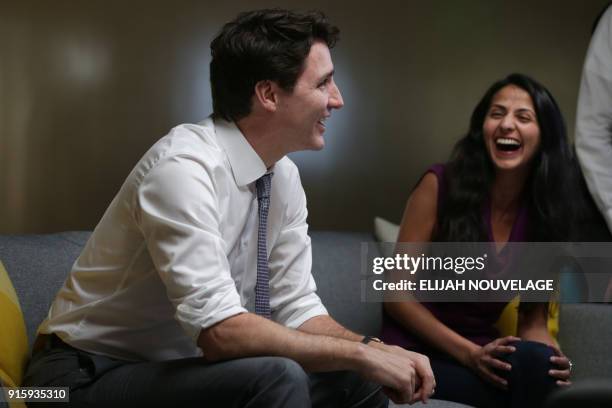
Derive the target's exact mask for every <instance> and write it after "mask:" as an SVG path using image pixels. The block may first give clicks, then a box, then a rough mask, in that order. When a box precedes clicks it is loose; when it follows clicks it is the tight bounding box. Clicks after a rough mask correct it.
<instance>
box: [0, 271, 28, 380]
mask: <svg viewBox="0 0 612 408" xmlns="http://www.w3.org/2000/svg"><path fill="white" fill-rule="evenodd" d="M27 360H28V337H27V335H26V328H25V323H24V321H23V314H22V313H21V308H20V307H19V300H18V299H17V295H16V294H15V290H14V289H13V285H12V284H11V280H10V279H9V277H8V274H7V273H6V270H5V269H4V266H3V265H2V262H1V261H0V385H2V386H6V387H15V386H19V385H20V384H21V380H22V378H23V372H24V369H25V365H26V363H27Z"/></svg>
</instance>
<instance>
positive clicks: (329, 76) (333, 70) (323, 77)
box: [319, 69, 336, 81]
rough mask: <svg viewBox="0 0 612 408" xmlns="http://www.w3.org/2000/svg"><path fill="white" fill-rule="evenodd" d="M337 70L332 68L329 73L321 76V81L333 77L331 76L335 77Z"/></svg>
mask: <svg viewBox="0 0 612 408" xmlns="http://www.w3.org/2000/svg"><path fill="white" fill-rule="evenodd" d="M335 72H336V70H335V69H332V70H331V71H330V72H328V73H327V74H325V75H323V76H321V78H319V81H323V80H325V79H327V78H331V77H333V76H334V73H335Z"/></svg>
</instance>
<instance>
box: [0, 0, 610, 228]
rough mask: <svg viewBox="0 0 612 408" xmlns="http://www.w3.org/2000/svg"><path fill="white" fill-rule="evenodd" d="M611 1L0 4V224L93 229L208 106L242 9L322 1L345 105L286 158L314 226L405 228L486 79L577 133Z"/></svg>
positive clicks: (312, 4)
mask: <svg viewBox="0 0 612 408" xmlns="http://www.w3.org/2000/svg"><path fill="white" fill-rule="evenodd" d="M607 3H608V0H587V1H582V2H577V1H571V0H556V1H549V0H543V1H538V0H515V1H512V2H509V1H502V0H464V1H429V2H424V1H416V0H404V1H390V0H378V1H376V2H364V3H361V2H355V1H351V0H340V1H335V2H333V3H332V2H328V1H317V0H309V1H305V0H304V1H301V0H283V1H276V2H273V1H257V0H250V1H234V0H229V1H225V2H218V1H215V2H212V1H205V0H200V1H186V0H174V1H109V0H87V1H77V0H72V1H66V0H55V1H45V0H40V1H27V0H25V1H18V2H17V1H12V0H0V233H43V232H55V231H64V230H85V229H92V228H93V227H94V226H95V225H96V223H97V222H98V220H99V219H100V217H101V216H102V214H103V212H104V210H105V209H106V207H107V205H108V204H109V203H110V201H111V200H112V198H113V197H114V195H115V193H116V192H117V191H118V189H119V187H120V186H121V183H122V182H123V180H124V178H125V177H126V176H127V174H128V173H129V171H130V170H131V168H132V167H133V166H134V164H135V163H136V162H137V161H138V159H139V158H140V157H141V156H142V155H143V154H144V152H145V151H146V150H147V149H148V148H149V147H150V146H151V145H152V144H153V143H154V142H155V141H156V140H157V139H159V138H160V137H162V136H164V135H165V134H166V133H167V132H168V130H169V129H170V128H172V127H173V126H175V125H177V124H179V123H183V122H198V121H200V120H202V119H204V118H205V117H207V116H208V115H209V114H210V113H211V106H212V105H211V100H210V86H209V82H208V75H209V68H208V64H209V62H210V50H209V43H210V41H211V40H212V38H213V36H214V35H215V33H216V32H217V31H218V30H219V29H220V27H221V26H222V24H223V23H224V22H226V21H228V20H230V19H232V18H233V17H234V16H235V15H236V14H237V13H238V12H240V11H244V10H249V9H254V8H261V7H273V6H279V7H286V8H296V9H302V10H304V9H320V10H323V11H324V12H325V13H326V14H327V15H328V17H329V18H330V20H331V21H332V22H333V23H335V24H337V25H338V26H339V27H340V29H341V40H340V42H339V43H338V45H337V47H336V48H335V49H334V50H333V52H332V56H333V59H334V63H335V66H336V82H337V83H338V86H339V87H340V90H341V91H342V94H343V97H344V101H345V107H344V109H342V110H341V111H337V112H335V113H334V114H333V116H332V119H331V120H330V121H329V122H328V128H327V131H326V142H327V145H326V148H325V149H324V150H323V151H321V152H300V153H296V154H292V155H291V158H292V159H293V160H294V161H295V162H296V163H297V165H298V167H299V168H300V171H301V176H302V182H303V184H304V188H305V189H306V194H307V197H308V206H309V211H310V216H309V223H310V225H311V227H312V228H316V229H340V230H371V225H372V219H373V217H374V216H376V215H379V216H383V217H386V218H388V219H390V220H392V221H396V222H398V221H399V220H400V218H401V214H402V210H403V207H404V205H405V202H406V199H407V197H408V195H409V193H410V191H411V189H412V187H413V185H414V183H416V182H417V181H418V179H419V177H420V176H421V174H422V172H423V171H424V170H425V169H426V168H427V166H428V165H430V164H431V163H434V162H440V161H444V160H446V158H447V156H448V154H449V153H450V150H451V148H452V146H453V144H454V142H455V141H456V140H457V139H458V138H459V137H460V136H461V135H462V134H463V133H464V132H465V131H466V130H467V126H468V120H469V115H470V113H471V110H472V109H473V107H474V106H475V105H476V103H477V102H478V100H479V98H480V97H481V96H482V94H483V93H484V91H485V90H486V88H487V87H488V86H489V85H490V84H491V83H492V82H493V81H494V80H497V79H499V78H501V77H503V76H505V75H507V74H508V73H511V72H523V73H526V74H528V75H531V76H533V77H534V78H536V79H537V80H539V81H540V82H542V83H543V84H544V85H545V86H547V87H548V88H549V89H550V90H551V92H552V93H553V95H554V96H555V98H556V99H557V101H558V102H559V104H560V106H561V109H562V111H563V113H564V115H565V119H566V122H567V125H568V130H569V134H570V135H571V136H573V126H574V115H575V108H576V99H577V94H578V87H579V80H580V74H581V70H582V63H583V59H584V56H585V53H586V50H587V46H588V42H589V39H590V35H591V29H592V25H593V22H594V19H595V18H596V16H597V15H598V14H599V12H600V11H601V10H602V9H603V7H604V6H605V5H606V4H607Z"/></svg>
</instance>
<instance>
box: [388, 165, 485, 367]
mask: <svg viewBox="0 0 612 408" xmlns="http://www.w3.org/2000/svg"><path fill="white" fill-rule="evenodd" d="M437 207H438V178H437V177H436V175H435V174H433V173H427V174H426V175H425V176H424V177H423V179H422V180H421V182H420V183H419V184H418V185H417V187H416V188H415V189H414V191H413V192H412V194H411V195H410V198H409V199H408V203H407V204H406V209H405V211H404V216H403V218H402V223H401V226H400V231H399V235H398V238H397V242H398V243H401V242H429V241H431V238H432V234H433V230H434V227H435V225H436V219H437ZM399 247H400V246H398V248H399ZM385 310H386V311H387V313H388V314H389V315H390V316H392V317H393V318H394V319H395V320H396V321H397V322H398V323H399V324H400V325H401V326H402V327H404V328H405V329H407V330H409V331H411V332H413V333H415V334H416V335H417V336H419V337H421V338H422V339H423V340H424V341H425V342H427V343H428V344H430V345H432V346H434V347H436V348H438V349H440V350H442V351H444V352H446V353H448V354H449V355H451V356H453V357H454V358H456V359H457V360H458V361H460V362H461V363H462V364H465V365H469V360H470V355H471V354H472V353H474V352H475V351H476V350H477V349H479V348H480V346H478V345H476V344H474V343H473V342H471V341H470V340H468V339H466V338H465V337H463V336H461V335H459V334H458V333H457V332H455V331H453V330H451V329H450V328H449V327H448V326H446V325H445V324H444V323H442V322H441V321H439V320H438V319H437V318H436V317H434V316H433V315H432V314H431V312H429V310H427V309H426V308H425V307H424V306H423V305H421V304H420V303H418V302H416V301H414V302H387V303H385Z"/></svg>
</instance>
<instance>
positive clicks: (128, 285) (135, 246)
mask: <svg viewBox="0 0 612 408" xmlns="http://www.w3.org/2000/svg"><path fill="white" fill-rule="evenodd" d="M272 170H273V172H274V176H273V177H272V191H271V197H270V212H269V216H268V230H267V236H268V240H267V246H268V253H269V265H270V306H271V309H272V319H273V320H274V321H276V322H278V323H280V324H283V325H285V326H287V327H290V328H296V327H298V326H300V325H301V324H302V323H303V322H305V321H306V320H308V319H310V318H311V317H314V316H317V315H322V314H326V313H327V311H326V310H325V307H324V306H323V305H322V303H321V300H320V299H319V297H318V296H317V295H316V293H315V290H316V286H315V282H314V280H313V278H312V275H311V271H310V269H311V246H310V238H309V237H308V235H307V229H308V226H307V224H306V215H307V211H306V197H305V195H304V190H303V188H302V185H301V183H300V178H299V174H298V170H297V168H296V166H295V164H293V162H291V160H289V158H287V157H284V158H283V159H281V160H280V161H278V162H277V163H276V164H275V165H274V167H273V168H272ZM265 172H266V167H265V165H264V163H263V161H262V160H261V158H260V157H259V156H258V155H257V153H256V152H255V151H254V150H253V148H252V147H251V145H250V144H249V143H248V141H247V140H246V139H245V138H244V136H243V135H242V133H241V132H240V130H239V129H238V128H237V127H236V126H235V124H233V123H228V122H225V121H217V120H215V121H213V120H212V119H207V120H205V121H204V122H202V123H200V124H198V125H193V124H186V125H180V126H177V127H176V128H174V129H172V131H171V132H170V133H169V134H168V135H167V136H165V137H164V138H162V139H161V140H159V141H158V142H157V143H156V144H155V145H154V146H153V147H152V148H151V149H150V150H149V151H148V152H147V153H146V154H145V155H144V157H143V158H142V159H141V160H140V161H139V162H138V164H137V165H136V167H135V168H134V169H133V170H132V172H131V173H130V175H129V176H128V178H127V179H126V181H125V182H124V184H123V186H122V187H121V189H120V190H119V192H118V194H117V195H116V197H115V198H114V199H113V201H112V203H111V204H110V206H109V208H108V209H107V210H106V213H105V214H104V216H103V217H102V219H101V221H100V223H99V224H98V225H97V227H96V228H95V230H94V232H93V234H92V235H91V238H90V239H89V241H88V242H87V244H86V246H85V248H84V250H83V252H82V253H81V255H80V256H79V258H78V259H77V260H76V262H75V264H74V266H73V269H72V271H71V273H70V275H69V277H68V278H67V280H66V282H65V284H64V286H63V287H62V288H61V289H60V291H59V293H58V295H57V297H56V298H55V300H54V302H53V304H52V305H51V309H50V310H49V315H48V318H47V319H46V320H45V321H44V322H43V323H42V325H41V327H40V332H41V333H51V332H54V333H56V334H57V335H59V337H60V338H62V339H63V340H64V341H65V342H67V343H68V344H71V345H73V346H74V347H77V348H80V349H83V350H85V351H89V352H92V353H99V354H104V355H108V356H111V357H115V358H120V359H125V360H135V361H138V360H152V361H157V360H168V359H176V358H184V357H193V356H197V355H202V350H200V349H199V348H198V347H197V345H196V341H197V338H198V335H199V333H200V331H201V330H202V329H205V328H207V327H210V326H212V325H214V324H215V323H218V322H220V321H222V320H224V319H227V318H228V317H230V316H234V315H236V314H239V313H244V312H247V311H250V312H253V311H254V305H255V290H254V288H255V280H256V275H257V228H258V227H257V225H258V219H257V217H258V215H257V205H258V203H257V194H256V191H255V181H256V180H257V179H258V178H259V177H261V176H262V175H263V174H264V173H265ZM203 352H204V354H205V353H206V351H205V350H204V351H203Z"/></svg>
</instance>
